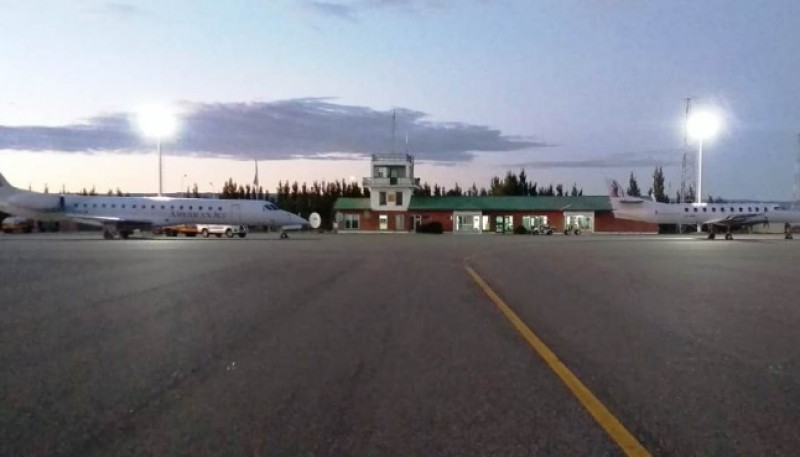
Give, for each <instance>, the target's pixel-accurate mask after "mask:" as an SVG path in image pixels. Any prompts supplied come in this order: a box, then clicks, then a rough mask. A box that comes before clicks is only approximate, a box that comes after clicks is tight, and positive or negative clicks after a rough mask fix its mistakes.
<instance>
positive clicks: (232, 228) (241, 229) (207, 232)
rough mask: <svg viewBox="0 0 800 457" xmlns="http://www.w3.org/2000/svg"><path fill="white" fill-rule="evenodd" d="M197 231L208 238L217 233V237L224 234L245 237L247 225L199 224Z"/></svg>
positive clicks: (231, 236)
mask: <svg viewBox="0 0 800 457" xmlns="http://www.w3.org/2000/svg"><path fill="white" fill-rule="evenodd" d="M197 233H199V234H200V235H202V236H203V237H204V238H208V237H209V236H211V235H216V237H217V238H221V237H222V235H225V236H227V237H228V238H233V237H234V236H235V235H239V238H244V237H245V236H247V226H246V225H216V224H213V225H212V224H206V225H204V224H197Z"/></svg>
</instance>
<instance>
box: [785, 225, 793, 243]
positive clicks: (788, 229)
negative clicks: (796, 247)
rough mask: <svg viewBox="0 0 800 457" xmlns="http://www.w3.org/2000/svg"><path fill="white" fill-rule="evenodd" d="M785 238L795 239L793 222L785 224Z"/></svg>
mask: <svg viewBox="0 0 800 457" xmlns="http://www.w3.org/2000/svg"><path fill="white" fill-rule="evenodd" d="M783 239H785V240H793V239H794V236H793V235H792V225H791V224H788V223H787V224H785V225H784V226H783Z"/></svg>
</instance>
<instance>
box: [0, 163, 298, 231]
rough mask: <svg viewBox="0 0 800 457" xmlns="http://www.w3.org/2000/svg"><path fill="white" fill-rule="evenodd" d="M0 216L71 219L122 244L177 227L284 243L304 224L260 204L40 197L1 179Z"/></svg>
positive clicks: (120, 198)
mask: <svg viewBox="0 0 800 457" xmlns="http://www.w3.org/2000/svg"><path fill="white" fill-rule="evenodd" d="M0 211H2V212H4V213H8V214H11V215H14V216H22V217H27V218H30V219H35V220H39V221H62V220H72V221H75V222H78V223H81V224H87V225H93V226H99V227H102V228H103V236H104V238H106V239H113V238H116V237H117V236H118V237H120V238H123V239H127V238H128V237H129V236H130V235H131V234H132V233H133V231H134V230H140V231H151V230H153V229H157V228H160V227H169V226H174V225H183V224H224V225H265V226H270V227H278V228H279V229H280V230H281V238H287V237H288V235H287V233H286V232H287V231H289V230H299V229H302V228H304V227H306V226H308V225H309V224H308V221H307V220H305V219H303V218H302V217H300V216H297V215H295V214H292V213H290V212H288V211H284V210H282V209H280V208H278V206H277V205H275V204H274V203H272V202H268V201H263V200H222V199H211V198H173V197H162V196H153V197H111V196H82V195H59V194H44V193H39V192H31V191H25V190H21V189H17V188H16V187H14V186H12V185H11V184H9V183H8V181H6V179H5V178H4V177H3V175H2V174H0Z"/></svg>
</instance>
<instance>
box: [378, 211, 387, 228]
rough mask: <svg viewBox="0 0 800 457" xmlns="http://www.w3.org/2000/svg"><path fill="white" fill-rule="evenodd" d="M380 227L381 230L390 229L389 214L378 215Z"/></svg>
mask: <svg viewBox="0 0 800 457" xmlns="http://www.w3.org/2000/svg"><path fill="white" fill-rule="evenodd" d="M378 228H380V229H381V230H389V216H387V215H385V214H381V215H380V217H378Z"/></svg>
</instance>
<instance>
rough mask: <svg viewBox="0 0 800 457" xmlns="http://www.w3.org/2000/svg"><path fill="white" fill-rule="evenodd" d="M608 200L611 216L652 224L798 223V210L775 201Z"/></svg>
mask: <svg viewBox="0 0 800 457" xmlns="http://www.w3.org/2000/svg"><path fill="white" fill-rule="evenodd" d="M612 203H613V207H614V208H613V209H614V216H615V217H617V218H620V219H631V220H637V221H643V222H650V223H654V224H686V225H691V224H709V223H718V222H720V221H726V220H728V221H736V223H740V222H747V223H749V224H758V223H767V222H769V223H781V224H783V223H798V222H800V211H795V210H789V209H786V208H785V207H784V206H782V205H781V204H778V203H764V202H758V203H753V202H751V203H657V202H651V201H647V200H634V199H631V200H627V201H626V200H621V201H615V202H612ZM734 225H735V224H734Z"/></svg>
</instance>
